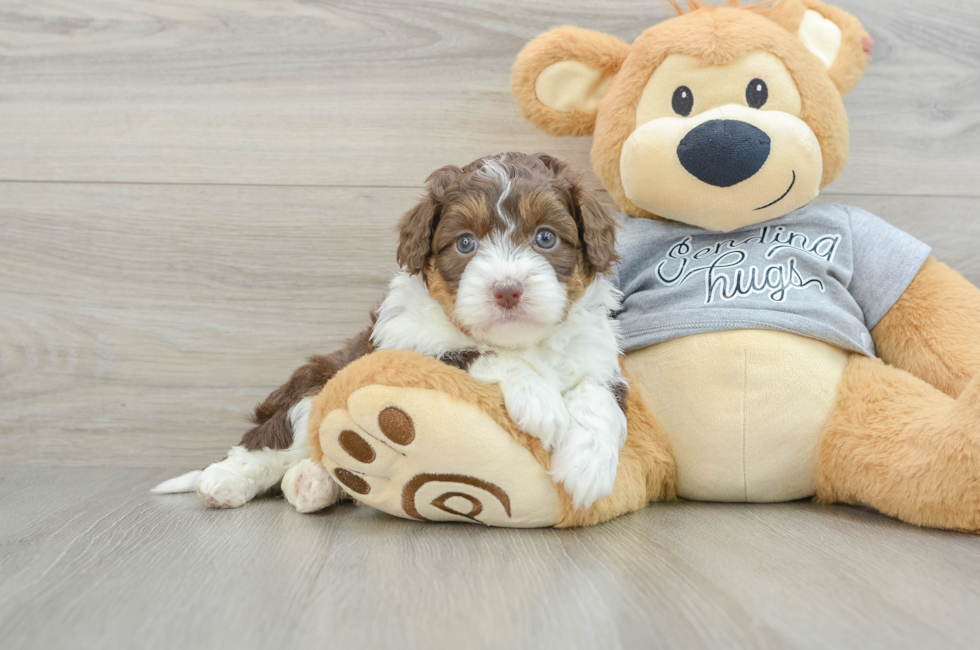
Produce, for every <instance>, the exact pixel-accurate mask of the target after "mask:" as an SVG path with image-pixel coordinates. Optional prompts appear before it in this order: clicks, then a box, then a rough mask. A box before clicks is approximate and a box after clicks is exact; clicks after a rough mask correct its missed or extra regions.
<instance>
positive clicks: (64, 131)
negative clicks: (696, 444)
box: [0, 0, 980, 650]
mask: <svg viewBox="0 0 980 650" xmlns="http://www.w3.org/2000/svg"><path fill="white" fill-rule="evenodd" d="M838 3H839V4H840V5H841V6H842V7H844V8H845V9H848V10H850V11H852V12H854V13H855V14H856V15H858V16H859V17H860V18H861V19H862V20H863V21H864V22H865V24H866V26H867V27H868V29H869V30H870V31H871V33H872V35H873V36H874V38H875V54H874V57H873V61H872V65H871V68H870V70H869V73H868V75H867V77H866V78H865V80H864V81H863V82H862V84H861V86H859V88H858V89H857V90H856V91H855V92H854V93H852V95H851V96H849V97H848V98H847V100H846V103H847V106H848V110H849V114H850V117H851V128H852V138H851V140H852V150H851V163H850V166H849V167H848V169H847V170H846V172H845V173H844V175H843V176H842V177H841V178H840V179H839V180H838V181H837V182H836V183H835V184H834V186H832V187H831V188H829V190H828V193H827V194H826V195H825V196H824V197H822V198H821V199H820V200H827V201H837V202H842V203H850V204H855V205H859V206H861V207H864V208H867V209H869V210H871V211H872V212H874V213H876V214H878V215H880V216H882V217H884V218H886V219H887V220H889V221H891V222H892V223H894V224H895V225H897V226H899V227H901V228H904V229H906V230H908V231H910V232H911V233H913V234H914V235H916V236H918V237H919V238H921V239H923V240H925V241H927V242H928V243H930V244H932V245H933V246H934V248H935V251H936V254H937V255H938V256H939V257H940V258H942V259H944V260H947V261H949V262H950V263H951V264H952V265H953V266H954V267H956V268H958V269H959V270H960V271H961V272H963V273H964V274H965V275H966V276H967V277H969V278H970V279H971V280H972V281H973V282H975V283H980V256H978V255H977V254H976V250H977V246H978V244H980V220H978V218H977V217H978V216H980V184H978V182H977V179H978V177H980V3H977V2H975V0H945V1H944V2H926V1H923V0H891V1H890V2H887V3H885V2H880V1H876V0H838ZM667 15H668V10H667V9H666V7H665V5H664V3H662V2H657V1H656V0H650V1H648V2H635V1H632V0H610V1H608V2H602V3H596V2H587V1H586V0H534V1H533V2H524V1H522V0H487V1H486V2H481V3H472V2H467V1H466V0H441V1H435V0H430V1H418V2H404V1H399V0H387V1H385V0H357V1H353V0H352V1H349V2H333V1H327V0H313V1H302V2H300V1H290V0H210V1H205V0H156V1H150V0H87V1H86V2H78V1H75V2H71V1H68V2H63V1H57V2H56V1H53V0H34V1H32V2H18V1H16V0H0V584H2V585H3V587H2V589H0V648H4V649H6V648H8V647H9V648H16V649H18V650H20V649H31V648H44V649H48V648H125V649H129V648H134V647H140V648H178V647H179V648H227V647H238V648H242V649H243V650H247V649H248V648H260V647H261V648H265V647H270V646H271V647H295V648H301V647H317V648H322V647H354V648H372V647H389V648H410V647H419V648H421V647H427V648H464V647H491V648H496V647H507V648H523V647H529V648H530V647H534V648H539V647H567V648H596V647H601V648H828V649H830V648H833V649H837V648H879V647H880V648H886V647H887V648H900V647H916V648H922V647H944V648H946V647H948V648H956V647H962V648H975V647H977V641H976V639H977V638H978V633H980V615H978V612H980V569H978V567H980V562H978V560H980V545H978V540H977V538H975V537H967V536H961V535H955V534H946V533H939V532H935V531H925V530H919V529H916V528H913V527H910V526H904V525H902V524H899V523H897V522H894V521H891V520H889V519H886V518H884V517H881V516H878V515H876V514H874V513H870V512H867V511H864V510H859V509H852V508H843V507H817V506H813V505H811V504H804V503H794V504H781V505H758V506H754V505H753V506H732V505H712V504H672V505H661V506H655V507H651V508H648V509H646V510H644V511H642V512H638V513H634V514H633V515H629V516H627V517H623V518H621V519H618V520H616V521H614V522H611V523H608V524H605V525H603V526H600V527H597V528H593V529H587V530H574V531H507V530H493V529H483V528H478V527H471V526H457V525H426V524H415V523H411V522H405V521H401V520H397V519H393V518H390V517H387V516H385V515H382V514H379V513H377V512H374V511H372V510H370V509H368V508H355V507H353V506H343V507H340V508H337V509H334V510H331V511H329V512H328V513H325V514H321V515H316V516H302V515H298V514H296V513H294V512H292V511H291V510H290V509H289V508H288V507H287V506H286V504H285V503H284V502H282V501H281V500H279V499H275V498H267V499H261V500H259V501H258V502H256V503H254V504H250V505H249V506H247V507H245V508H243V509H241V510H238V511H229V512H214V511H208V510H206V509H204V508H203V506H202V505H201V504H200V502H199V501H198V500H197V499H196V497H194V496H193V495H185V496H175V497H155V496H151V495H149V494H148V493H147V490H148V489H149V487H151V486H152V485H154V484H155V483H156V482H158V481H160V480H162V479H164V478H168V477H170V476H172V475H174V474H175V473H176V472H178V471H182V470H184V469H190V468H196V467H201V466H202V465H203V464H204V463H206V462H208V461H209V460H212V459H214V458H217V457H218V456H219V455H220V454H222V453H223V451H224V450H225V449H226V448H227V447H228V445H230V444H232V443H233V442H234V441H236V440H237V438H238V436H239V435H240V433H241V431H242V429H243V427H244V414H245V412H246V411H247V409H248V408H250V407H251V406H252V405H253V404H254V403H255V401H257V400H258V399H260V398H261V397H262V396H264V395H265V394H266V393H267V392H268V391H269V390H270V389H272V388H273V387H275V386H276V385H278V383H279V382H280V381H281V380H282V379H283V378H285V377H286V376H287V375H288V373H289V372H290V371H291V370H292V369H293V368H294V367H295V366H296V365H297V364H298V363H299V362H300V361H301V360H302V359H303V358H304V357H305V356H306V355H308V354H311V353H314V352H324V351H329V350H331V349H333V348H335V347H336V346H337V345H339V344H340V343H341V341H342V340H343V339H344V338H345V337H347V336H350V335H352V334H354V333H355V332H356V331H358V329H359V328H360V327H361V326H362V325H363V323H364V321H365V318H366V314H367V312H368V310H369V309H370V308H371V307H372V306H373V305H374V304H375V303H376V302H377V301H378V299H379V298H380V296H381V292H382V290H383V287H384V285H385V282H386V280H387V278H388V276H389V274H390V273H391V272H392V270H393V269H394V260H393V244H394V241H395V240H394V235H393V230H392V229H393V226H394V223H395V221H396V219H397V217H398V216H399V215H400V214H401V213H402V212H404V211H405V210H407V209H408V208H409V207H411V205H412V204H413V202H414V201H415V200H416V198H417V197H418V195H419V187H420V186H421V183H422V180H423V179H424V178H425V177H426V175H427V174H428V173H429V172H430V171H431V170H432V169H434V168H436V167H438V166H441V165H443V164H447V163H457V164H458V163H465V162H468V161H469V160H471V159H473V158H475V157H477V156H479V155H483V154H486V153H492V152H498V151H505V150H525V151H536V150H540V151H548V152H549V153H552V154H555V155H558V156H561V157H565V158H567V159H570V160H572V161H573V162H575V163H576V164H577V165H578V166H579V167H580V168H582V169H588V166H589V165H588V152H589V146H590V144H589V141H588V140H587V139H581V140H575V139H556V138H550V137H548V136H546V135H544V134H542V133H540V132H537V131H535V130H534V129H533V128H532V127H531V126H530V125H528V124H527V123H525V122H524V121H523V120H522V118H521V117H520V115H519V114H518V112H517V110H516V108H515V107H514V105H513V102H512V100H511V98H510V94H509V76H510V65H511V63H512V61H513V58H514V56H515V55H516V53H517V52H518V50H519V49H520V48H521V46H522V45H523V44H524V42H525V41H526V40H528V39H529V38H532V37H533V36H535V35H536V34H538V33H539V32H541V31H543V30H545V29H547V28H549V27H552V26H556V25H559V24H566V23H568V24H577V25H580V26H583V27H591V28H594V29H600V30H603V31H607V32H610V33H613V34H616V35H618V36H620V37H621V38H624V39H626V40H630V39H632V38H634V37H635V36H636V35H638V34H639V33H640V32H641V31H642V30H643V29H644V28H645V27H646V26H648V25H650V24H652V23H653V22H655V21H658V20H660V19H662V18H665V17H666V16H667ZM159 468H164V469H159Z"/></svg>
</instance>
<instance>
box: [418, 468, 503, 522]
mask: <svg viewBox="0 0 980 650" xmlns="http://www.w3.org/2000/svg"><path fill="white" fill-rule="evenodd" d="M433 482H435V483H460V484H462V485H468V486H470V487H475V488H477V489H480V490H483V491H484V492H487V493H488V494H491V495H493V496H494V498H496V499H497V501H499V502H500V505H502V506H503V507H504V512H506V513H507V516H508V517H510V497H509V496H507V493H506V492H504V491H503V490H502V489H501V488H500V487H499V486H497V485H494V484H493V483H490V482H489V481H484V480H482V479H478V478H474V477H472V476H466V475H465V474H418V475H416V476H415V477H414V478H413V479H412V480H411V481H409V482H408V483H406V484H405V487H404V489H402V508H403V509H404V510H405V513H406V514H407V515H408V516H410V517H414V518H416V519H420V520H422V521H430V520H429V519H428V518H427V517H424V516H422V514H420V513H419V511H418V508H416V507H415V493H416V492H418V491H419V490H420V489H421V488H422V486H423V485H425V484H426V483H433ZM452 497H462V498H464V499H466V500H467V501H469V502H470V503H471V504H473V507H472V508H471V509H470V511H469V512H468V513H467V512H459V511H457V510H453V509H452V508H450V507H449V506H447V505H446V501H448V500H449V499H451V498H452ZM432 505H433V506H435V507H436V508H439V509H440V510H442V511H444V512H448V513H450V514H454V515H459V516H461V517H466V518H468V519H472V520H473V521H476V519H475V517H476V516H477V515H478V514H480V513H481V512H483V504H482V503H481V502H480V500H479V499H477V498H476V497H474V496H471V495H469V494H463V493H462V492H446V493H444V494H441V495H439V496H438V497H436V498H435V499H433V500H432Z"/></svg>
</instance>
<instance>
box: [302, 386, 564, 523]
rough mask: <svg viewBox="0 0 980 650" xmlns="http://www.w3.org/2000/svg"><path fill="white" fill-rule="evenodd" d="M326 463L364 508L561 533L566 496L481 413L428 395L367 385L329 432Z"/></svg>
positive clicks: (324, 438)
mask: <svg viewBox="0 0 980 650" xmlns="http://www.w3.org/2000/svg"><path fill="white" fill-rule="evenodd" d="M319 434H320V445H321V448H322V449H323V466H324V467H325V468H326V469H327V470H328V471H329V472H330V473H331V475H332V476H333V477H334V478H335V479H336V480H337V482H338V483H340V484H341V485H343V486H344V487H345V488H346V489H347V490H348V491H349V492H350V493H351V494H353V495H354V496H355V497H356V498H357V499H358V500H359V501H362V502H363V503H366V504H367V505H370V506H373V507H375V508H378V509H379V510H383V511H384V512H387V513H389V514H392V515H395V516H398V517H403V518H406V519H415V520H420V521H465V522H477V523H482V524H487V525H492V526H507V527H519V528H533V527H540V526H553V525H554V524H555V523H557V522H558V521H559V519H560V517H561V502H560V500H559V497H558V492H557V490H556V488H555V486H554V484H553V483H552V481H551V479H550V477H549V476H548V474H547V472H545V470H544V468H542V467H541V466H540V465H539V464H538V463H537V461H535V460H534V457H533V456H531V454H530V452H528V451H527V450H526V449H524V447H522V446H521V445H520V444H518V443H517V442H516V441H515V440H514V439H513V438H512V437H511V436H510V434H509V433H507V432H506V431H505V430H503V429H502V428H500V426H498V425H497V423H496V422H494V421H493V419H492V418H491V417H490V416H488V415H487V414H486V413H484V412H483V411H481V410H480V409H479V408H478V407H476V406H474V405H472V404H469V403H467V402H462V401H457V400H454V399H452V398H450V397H449V396H448V395H446V394H444V393H441V392H438V391H433V390H427V389H422V388H392V387H388V386H367V387H365V388H362V389H360V390H358V391H357V392H355V393H354V394H352V395H351V396H350V398H349V399H348V401H347V409H346V410H344V409H338V410H335V411H333V412H331V413H329V414H328V415H327V417H326V418H324V420H323V422H322V423H321V425H320V430H319Z"/></svg>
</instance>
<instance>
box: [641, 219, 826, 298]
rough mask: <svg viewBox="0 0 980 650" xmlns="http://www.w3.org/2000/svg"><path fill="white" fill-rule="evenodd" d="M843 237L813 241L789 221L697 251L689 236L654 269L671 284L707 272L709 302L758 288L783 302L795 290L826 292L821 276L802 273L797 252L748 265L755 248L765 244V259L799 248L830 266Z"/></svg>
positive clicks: (670, 285) (746, 294)
mask: <svg viewBox="0 0 980 650" xmlns="http://www.w3.org/2000/svg"><path fill="white" fill-rule="evenodd" d="M840 242H841V236H840V235H839V234H838V235H822V236H820V237H817V238H815V239H813V240H811V239H810V237H808V236H807V235H805V234H803V233H800V232H795V231H792V230H789V229H788V228H786V227H785V226H776V227H772V226H765V227H763V228H760V229H759V231H758V234H757V235H753V236H751V237H747V238H745V239H726V240H723V241H719V242H715V243H714V244H713V245H711V246H705V247H702V248H699V249H697V250H694V243H693V238H692V237H685V238H684V239H682V240H681V241H679V242H677V243H676V244H674V245H673V246H671V248H670V250H668V252H667V258H666V259H664V260H663V261H661V262H660V264H658V265H657V267H656V273H657V278H658V279H659V280H660V281H661V282H663V283H664V285H666V286H668V287H674V286H678V285H681V284H683V283H684V282H685V281H687V280H688V279H689V278H692V277H694V276H697V275H699V274H703V279H704V287H705V297H704V303H705V304H706V305H707V304H711V303H712V302H713V301H714V300H715V299H716V298H719V299H721V300H725V301H730V300H735V299H737V298H740V297H743V296H750V295H753V294H759V293H764V294H766V295H767V296H768V298H769V299H770V300H772V301H773V302H784V301H785V300H786V298H787V296H788V294H789V292H790V291H792V290H803V289H806V288H807V287H815V288H817V289H818V290H819V291H821V292H823V291H825V290H826V288H825V286H824V283H823V281H822V280H820V279H819V278H817V277H812V276H809V277H808V276H806V275H804V272H803V271H801V270H800V261H799V259H797V257H796V256H795V255H791V256H790V257H788V258H786V259H785V260H783V261H776V262H774V263H772V264H766V265H763V266H758V265H755V264H746V263H745V261H746V259H747V258H748V256H749V253H748V251H749V250H750V249H751V247H755V246H764V247H766V250H765V253H764V254H763V257H764V259H766V260H772V259H773V257H775V256H776V255H777V254H778V253H780V252H781V251H782V252H789V253H801V254H804V255H807V256H810V257H813V258H816V259H818V260H822V261H824V262H826V263H827V264H828V265H829V264H830V263H832V262H833V261H834V256H835V255H836V254H837V249H838V248H839V245H840ZM702 261H703V262H702Z"/></svg>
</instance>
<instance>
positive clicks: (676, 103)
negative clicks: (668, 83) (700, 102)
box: [671, 86, 694, 117]
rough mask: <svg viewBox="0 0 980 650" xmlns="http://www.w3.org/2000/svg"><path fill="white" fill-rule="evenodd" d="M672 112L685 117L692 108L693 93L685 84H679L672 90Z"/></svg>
mask: <svg viewBox="0 0 980 650" xmlns="http://www.w3.org/2000/svg"><path fill="white" fill-rule="evenodd" d="M671 105H672V106H673V107H674V112H675V113H677V114H678V115H680V116H681V117H687V116H688V115H690V114H691V111H692V110H694V93H692V92H691V89H690V88H688V87H687V86H681V87H679V88H678V89H677V90H675V91H674V98H673V100H671Z"/></svg>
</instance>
